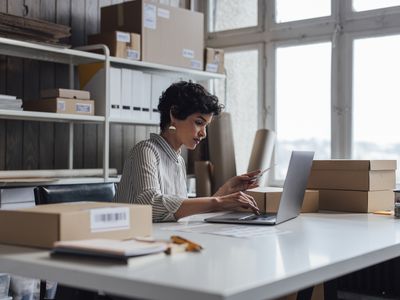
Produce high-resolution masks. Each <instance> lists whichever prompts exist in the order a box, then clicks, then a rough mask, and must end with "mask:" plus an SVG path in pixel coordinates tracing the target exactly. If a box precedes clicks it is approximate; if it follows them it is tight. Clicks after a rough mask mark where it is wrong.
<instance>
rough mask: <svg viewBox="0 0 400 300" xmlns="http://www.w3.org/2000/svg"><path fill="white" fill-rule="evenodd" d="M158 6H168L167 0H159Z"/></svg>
mask: <svg viewBox="0 0 400 300" xmlns="http://www.w3.org/2000/svg"><path fill="white" fill-rule="evenodd" d="M160 4H163V5H169V0H160Z"/></svg>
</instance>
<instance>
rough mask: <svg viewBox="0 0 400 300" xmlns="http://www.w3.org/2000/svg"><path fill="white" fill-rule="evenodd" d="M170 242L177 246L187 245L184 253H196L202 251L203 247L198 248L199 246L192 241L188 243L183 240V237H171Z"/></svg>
mask: <svg viewBox="0 0 400 300" xmlns="http://www.w3.org/2000/svg"><path fill="white" fill-rule="evenodd" d="M171 241H172V242H173V243H174V244H178V245H179V244H187V246H186V251H189V252H198V251H200V250H201V249H203V247H202V246H200V245H199V244H196V243H194V242H192V241H189V240H187V239H185V238H183V237H180V236H178V235H172V236H171Z"/></svg>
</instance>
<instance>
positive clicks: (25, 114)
mask: <svg viewBox="0 0 400 300" xmlns="http://www.w3.org/2000/svg"><path fill="white" fill-rule="evenodd" d="M99 50H100V51H101V52H102V53H103V54H98V53H93V52H91V51H99ZM0 55H7V56H13V57H20V58H28V59H33V60H40V61H46V62H54V63H61V64H67V65H68V66H69V88H71V89H73V88H74V78H75V66H77V65H79V64H88V63H99V62H101V63H104V67H105V82H104V93H105V95H106V96H105V105H106V107H105V116H81V115H73V114H57V113H46V112H31V111H13V110H0V119H13V120H29V121H45V122H67V123H69V155H68V167H69V169H73V147H74V145H73V141H74V123H92V124H93V123H98V124H103V125H104V144H103V148H104V149H103V150H104V151H103V179H104V181H108V179H109V149H110V148H109V147H110V145H109V143H110V124H111V123H117V124H132V125H135V124H137V125H151V126H156V125H158V122H152V121H146V120H132V119H124V118H115V117H110V107H109V106H110V105H109V104H110V67H111V65H112V66H113V67H125V68H132V69H137V70H141V71H146V72H147V73H153V74H160V75H167V76H168V75H171V74H173V75H180V76H184V77H189V78H191V79H193V80H195V81H204V80H209V79H225V75H223V74H218V73H210V72H204V71H198V70H191V69H185V68H180V67H174V66H166V65H160V64H156V63H150V62H143V61H134V60H129V59H124V58H117V57H111V56H110V50H109V48H108V47H107V46H106V45H101V44H99V45H88V46H82V47H77V48H75V49H69V48H66V47H62V46H55V45H54V46H52V45H51V46H50V45H47V44H43V43H34V42H26V41H20V40H14V39H8V38H2V37H0Z"/></svg>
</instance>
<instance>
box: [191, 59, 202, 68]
mask: <svg viewBox="0 0 400 300" xmlns="http://www.w3.org/2000/svg"><path fill="white" fill-rule="evenodd" d="M190 67H191V68H192V69H197V70H201V61H199V60H197V59H192V60H191V61H190Z"/></svg>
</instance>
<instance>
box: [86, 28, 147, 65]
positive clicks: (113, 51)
mask: <svg viewBox="0 0 400 300" xmlns="http://www.w3.org/2000/svg"><path fill="white" fill-rule="evenodd" d="M88 44H105V45H107V46H108V48H109V49H110V55H111V56H115V57H121V58H129V59H132V60H140V59H141V57H140V34H137V33H129V32H123V31H113V32H103V33H99V34H94V35H89V36H88Z"/></svg>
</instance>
